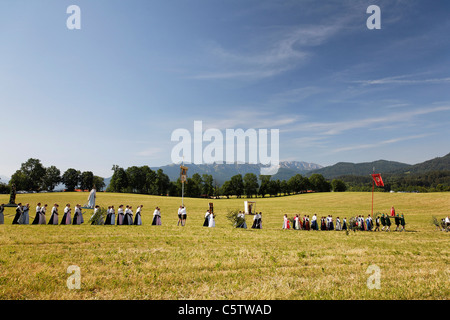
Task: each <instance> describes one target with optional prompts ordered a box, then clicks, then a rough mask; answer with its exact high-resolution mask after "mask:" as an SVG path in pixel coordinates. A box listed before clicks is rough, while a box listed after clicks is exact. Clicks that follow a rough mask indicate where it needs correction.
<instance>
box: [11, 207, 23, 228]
mask: <svg viewBox="0 0 450 320" xmlns="http://www.w3.org/2000/svg"><path fill="white" fill-rule="evenodd" d="M22 213H23V209H22V203H19V204H18V205H17V208H16V215H15V216H14V219H13V222H12V224H19V219H20V217H21V216H22Z"/></svg>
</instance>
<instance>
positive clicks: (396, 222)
mask: <svg viewBox="0 0 450 320" xmlns="http://www.w3.org/2000/svg"><path fill="white" fill-rule="evenodd" d="M394 223H395V225H396V226H397V227H396V228H395V231H398V229H399V228H400V216H399V215H398V213H397V214H396V215H395V217H394Z"/></svg>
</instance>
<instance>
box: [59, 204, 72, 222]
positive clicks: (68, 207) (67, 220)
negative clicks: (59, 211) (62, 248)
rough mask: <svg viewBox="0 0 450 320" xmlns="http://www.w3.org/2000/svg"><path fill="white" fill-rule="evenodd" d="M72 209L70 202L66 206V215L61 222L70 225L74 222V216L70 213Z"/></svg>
mask: <svg viewBox="0 0 450 320" xmlns="http://www.w3.org/2000/svg"><path fill="white" fill-rule="evenodd" d="M71 211H72V209H71V208H70V204H69V203H68V204H67V205H66V207H65V208H64V215H63V217H62V220H61V224H64V225H69V224H72V217H71V215H70V213H71Z"/></svg>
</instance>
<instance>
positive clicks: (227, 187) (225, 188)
mask: <svg viewBox="0 0 450 320" xmlns="http://www.w3.org/2000/svg"><path fill="white" fill-rule="evenodd" d="M220 193H221V194H222V195H224V196H226V197H227V199H229V198H230V196H231V195H233V189H232V187H231V182H230V181H229V180H227V181H225V182H224V183H223V184H222V187H221V188H220Z"/></svg>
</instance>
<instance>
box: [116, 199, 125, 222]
mask: <svg viewBox="0 0 450 320" xmlns="http://www.w3.org/2000/svg"><path fill="white" fill-rule="evenodd" d="M124 218H125V216H124V211H123V204H121V205H120V206H119V209H117V225H118V226H121V225H123V220H124Z"/></svg>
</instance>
